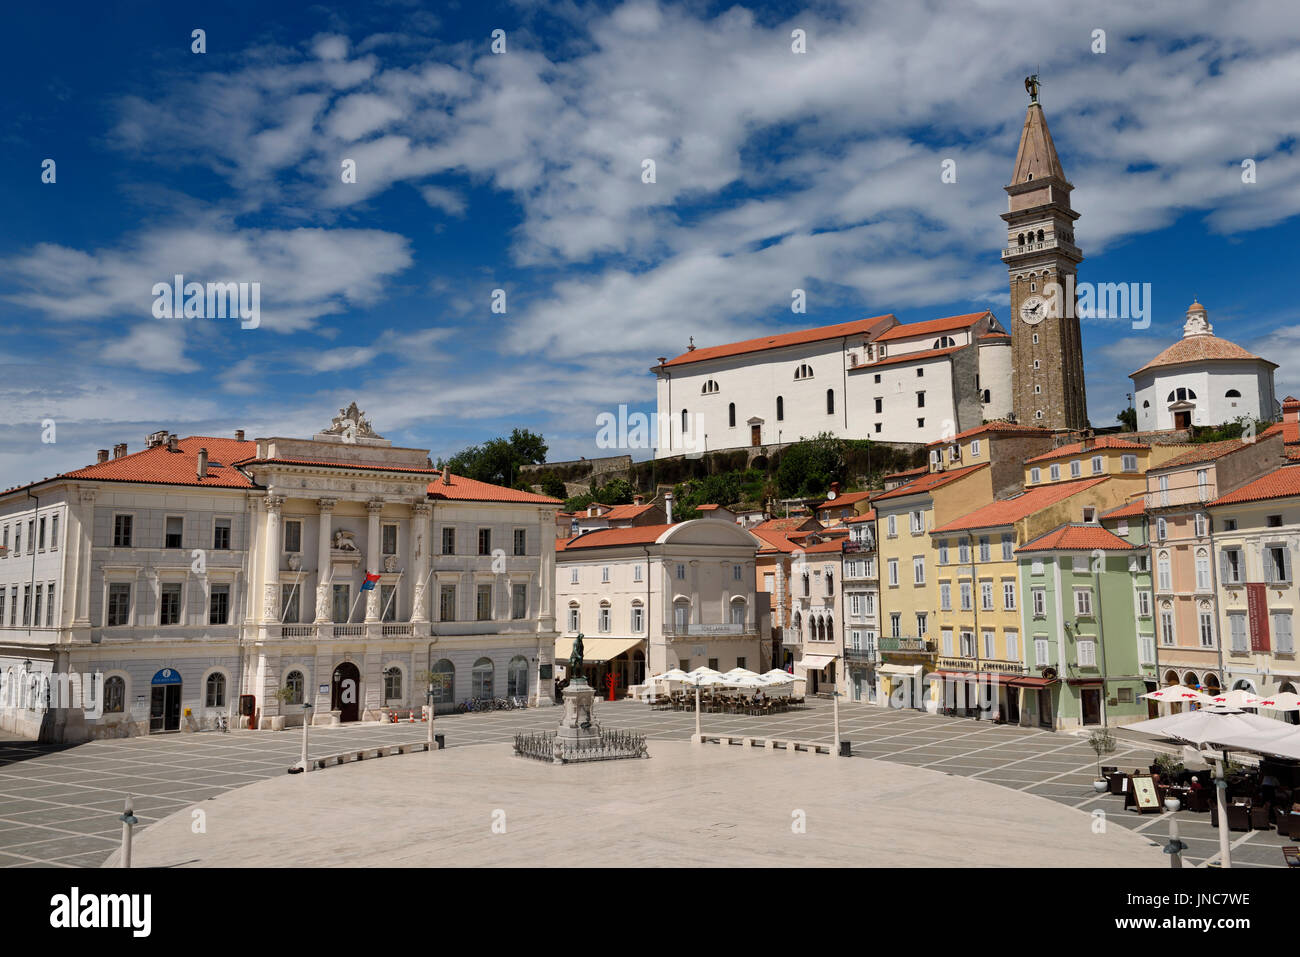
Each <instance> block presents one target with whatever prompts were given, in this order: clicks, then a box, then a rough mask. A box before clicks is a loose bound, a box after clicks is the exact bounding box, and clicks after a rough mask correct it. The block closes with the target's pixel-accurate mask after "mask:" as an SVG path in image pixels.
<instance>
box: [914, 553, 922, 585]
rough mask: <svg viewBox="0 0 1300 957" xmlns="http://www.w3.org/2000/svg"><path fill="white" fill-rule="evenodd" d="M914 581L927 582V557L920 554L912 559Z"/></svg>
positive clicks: (915, 583) (916, 582) (916, 583)
mask: <svg viewBox="0 0 1300 957" xmlns="http://www.w3.org/2000/svg"><path fill="white" fill-rule="evenodd" d="M912 583H913V584H914V585H924V584H925V559H924V558H922V557H920V556H919V555H918V556H916V557H915V558H913V559H912Z"/></svg>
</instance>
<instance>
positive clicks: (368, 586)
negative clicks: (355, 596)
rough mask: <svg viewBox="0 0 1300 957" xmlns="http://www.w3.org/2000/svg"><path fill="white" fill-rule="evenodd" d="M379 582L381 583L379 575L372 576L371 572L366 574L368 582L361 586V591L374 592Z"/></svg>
mask: <svg viewBox="0 0 1300 957" xmlns="http://www.w3.org/2000/svg"><path fill="white" fill-rule="evenodd" d="M377 581H379V575H377V574H375V575H372V574H371V573H370V572H366V580H365V581H364V582H363V583H362V585H361V590H362V591H374V590H375V582H377Z"/></svg>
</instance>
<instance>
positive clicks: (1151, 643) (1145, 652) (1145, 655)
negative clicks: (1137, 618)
mask: <svg viewBox="0 0 1300 957" xmlns="http://www.w3.org/2000/svg"><path fill="white" fill-rule="evenodd" d="M1138 654H1139V655H1141V656H1142V661H1141V664H1144V665H1153V664H1155V663H1156V639H1155V636H1154V635H1138Z"/></svg>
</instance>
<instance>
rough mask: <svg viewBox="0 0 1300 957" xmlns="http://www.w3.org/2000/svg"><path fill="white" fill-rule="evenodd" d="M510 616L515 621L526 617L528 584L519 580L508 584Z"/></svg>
mask: <svg viewBox="0 0 1300 957" xmlns="http://www.w3.org/2000/svg"><path fill="white" fill-rule="evenodd" d="M510 617H511V618H513V619H514V620H516V621H518V620H519V619H520V618H527V617H528V586H527V585H525V584H523V583H521V582H516V583H515V584H513V585H511V586H510Z"/></svg>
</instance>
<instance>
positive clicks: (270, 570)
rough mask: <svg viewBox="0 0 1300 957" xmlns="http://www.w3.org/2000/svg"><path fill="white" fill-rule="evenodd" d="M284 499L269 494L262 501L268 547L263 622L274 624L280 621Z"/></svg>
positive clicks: (264, 574) (264, 557) (263, 592)
mask: <svg viewBox="0 0 1300 957" xmlns="http://www.w3.org/2000/svg"><path fill="white" fill-rule="evenodd" d="M283 504H284V499H283V498H282V497H281V496H279V495H273V494H268V495H267V496H266V498H265V499H263V500H262V507H263V508H264V509H265V510H266V546H265V549H264V554H263V560H264V562H265V566H264V568H263V572H262V621H263V622H265V623H272V622H276V621H279V619H280V544H281V541H280V506H281V505H283Z"/></svg>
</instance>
